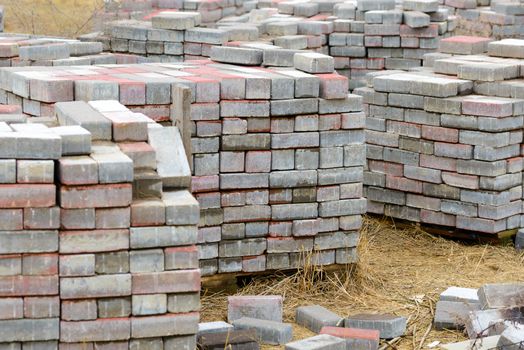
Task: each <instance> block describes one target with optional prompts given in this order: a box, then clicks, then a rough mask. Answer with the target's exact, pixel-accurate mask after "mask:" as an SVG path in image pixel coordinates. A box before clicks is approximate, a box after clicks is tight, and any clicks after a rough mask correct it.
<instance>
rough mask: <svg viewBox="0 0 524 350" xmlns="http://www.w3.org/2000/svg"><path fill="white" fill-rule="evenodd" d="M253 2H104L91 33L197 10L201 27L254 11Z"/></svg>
mask: <svg viewBox="0 0 524 350" xmlns="http://www.w3.org/2000/svg"><path fill="white" fill-rule="evenodd" d="M256 6H257V1H256V0H255V1H254V0H235V1H226V0H221V1H216V0H215V1H212V0H123V1H119V0H116V1H115V0H107V1H105V3H104V8H103V10H102V11H100V13H98V15H97V16H96V18H94V21H93V30H104V28H105V26H106V24H107V23H108V22H110V21H115V20H147V19H149V18H150V17H151V16H153V15H155V14H156V13H158V12H159V11H164V10H169V11H180V12H182V11H198V12H200V13H201V15H202V21H203V23H205V24H209V25H212V24H214V23H215V22H216V21H218V20H220V19H222V18H224V17H228V16H232V15H238V14H242V13H245V12H247V11H249V10H251V9H253V8H256Z"/></svg>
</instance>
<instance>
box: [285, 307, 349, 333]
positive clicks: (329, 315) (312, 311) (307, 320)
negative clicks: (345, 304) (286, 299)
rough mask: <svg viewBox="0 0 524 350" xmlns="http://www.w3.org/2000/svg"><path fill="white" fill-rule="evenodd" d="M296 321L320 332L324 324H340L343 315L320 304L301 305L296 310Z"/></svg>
mask: <svg viewBox="0 0 524 350" xmlns="http://www.w3.org/2000/svg"><path fill="white" fill-rule="evenodd" d="M295 320H296V322H297V323H298V324H299V325H301V326H304V327H306V328H307V329H309V330H311V331H313V332H315V333H319V332H320V330H321V329H322V327H324V326H338V325H339V324H340V323H341V322H342V317H340V316H339V315H337V314H335V313H334V312H332V311H330V310H328V309H326V308H325V307H322V306H320V305H310V306H300V307H298V308H297V310H296V312H295Z"/></svg>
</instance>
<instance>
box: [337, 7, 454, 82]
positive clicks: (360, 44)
mask: <svg viewBox="0 0 524 350" xmlns="http://www.w3.org/2000/svg"><path fill="white" fill-rule="evenodd" d="M448 13H449V11H448V10H447V9H444V8H442V7H440V6H439V1H437V0H425V1H420V0H404V1H402V2H401V5H399V6H395V0H359V1H357V6H355V5H353V4H350V3H341V4H337V5H335V11H334V15H335V16H336V18H338V20H335V21H334V33H333V34H331V35H330V36H329V49H330V55H331V56H333V57H335V62H336V64H335V69H337V71H338V72H339V73H341V74H344V75H346V76H348V77H350V78H351V85H350V88H351V89H353V88H355V87H359V86H365V84H366V83H365V75H366V74H367V73H369V72H372V71H376V70H383V69H401V70H408V69H410V68H412V67H419V66H421V65H422V58H423V55H424V54H426V53H429V52H435V51H437V48H438V43H439V40H440V38H442V37H446V36H448V35H449V33H452V32H453V30H454V27H455V24H456V23H455V22H456V21H455V18H454V17H451V16H448Z"/></svg>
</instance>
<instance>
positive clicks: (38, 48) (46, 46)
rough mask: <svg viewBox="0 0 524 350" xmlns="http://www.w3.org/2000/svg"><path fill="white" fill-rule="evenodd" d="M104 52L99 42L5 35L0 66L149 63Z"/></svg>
mask: <svg viewBox="0 0 524 350" xmlns="http://www.w3.org/2000/svg"><path fill="white" fill-rule="evenodd" d="M102 49H103V45H102V44H101V43H100V42H89V41H86V42H80V41H78V40H71V39H59V38H46V37H39V36H29V35H23V34H3V35H0V66H1V67H24V66H78V65H92V64H117V63H118V64H122V63H139V62H144V61H146V59H145V58H143V57H139V56H133V55H128V54H125V55H124V54H112V53H102Z"/></svg>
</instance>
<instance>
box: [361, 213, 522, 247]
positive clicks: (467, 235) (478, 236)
mask: <svg viewBox="0 0 524 350" xmlns="http://www.w3.org/2000/svg"><path fill="white" fill-rule="evenodd" d="M368 216H371V217H376V218H385V216H383V215H377V214H368ZM387 218H388V219H390V220H393V222H394V223H395V226H396V227H398V228H403V229H406V228H410V227H414V226H416V227H418V228H420V229H422V230H423V231H425V232H427V233H430V234H433V235H436V236H444V237H446V238H451V239H456V240H460V241H467V242H476V243H481V244H486V243H489V244H502V243H508V242H509V241H511V240H512V239H513V237H514V236H515V235H516V234H517V231H518V229H511V230H505V231H501V232H498V233H485V232H477V231H469V230H464V229H459V228H456V227H447V226H439V225H432V224H425V223H416V222H412V221H408V220H403V219H397V218H393V217H389V216H387Z"/></svg>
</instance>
